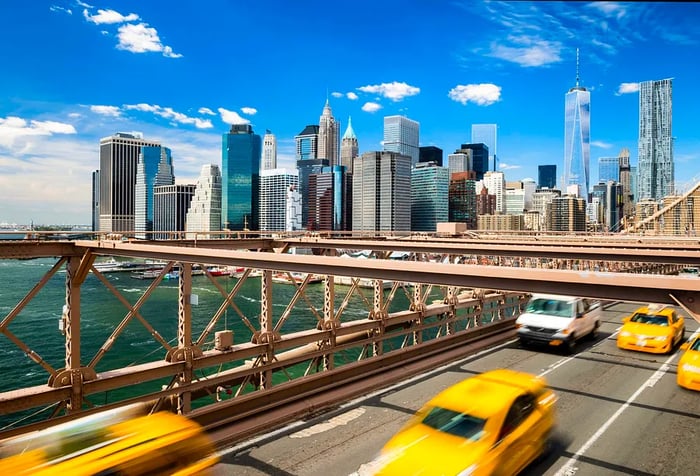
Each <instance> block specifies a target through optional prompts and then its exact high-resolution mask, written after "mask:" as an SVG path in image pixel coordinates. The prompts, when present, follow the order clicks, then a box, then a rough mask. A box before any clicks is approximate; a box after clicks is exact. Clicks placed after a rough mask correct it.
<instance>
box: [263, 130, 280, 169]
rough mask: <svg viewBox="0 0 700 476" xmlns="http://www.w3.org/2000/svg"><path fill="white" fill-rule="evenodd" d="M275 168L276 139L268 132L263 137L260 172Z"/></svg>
mask: <svg viewBox="0 0 700 476" xmlns="http://www.w3.org/2000/svg"><path fill="white" fill-rule="evenodd" d="M276 168H277V138H276V137H275V135H274V134H273V133H272V132H270V131H269V130H267V131H265V135H264V136H263V149H262V163H261V167H260V170H271V169H276Z"/></svg>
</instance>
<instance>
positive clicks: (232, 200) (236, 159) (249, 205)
mask: <svg viewBox="0 0 700 476" xmlns="http://www.w3.org/2000/svg"><path fill="white" fill-rule="evenodd" d="M261 146H262V144H261V140H260V136H259V135H258V134H255V133H254V132H253V127H252V126H251V125H250V124H234V125H232V126H231V130H230V132H228V133H226V134H223V136H222V160H221V165H222V166H221V215H222V216H221V218H222V220H223V228H224V229H227V230H246V229H248V230H258V229H259V228H258V226H259V213H258V212H259V201H258V200H259V193H260V191H259V187H260V155H261Z"/></svg>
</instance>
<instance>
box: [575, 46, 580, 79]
mask: <svg viewBox="0 0 700 476" xmlns="http://www.w3.org/2000/svg"><path fill="white" fill-rule="evenodd" d="M580 79H581V77H580V75H579V63H578V48H576V87H577V88H578V83H579V80H580Z"/></svg>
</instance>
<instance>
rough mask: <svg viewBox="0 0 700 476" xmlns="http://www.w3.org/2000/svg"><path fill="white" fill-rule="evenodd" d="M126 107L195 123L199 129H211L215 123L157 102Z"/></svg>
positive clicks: (125, 107)
mask: <svg viewBox="0 0 700 476" xmlns="http://www.w3.org/2000/svg"><path fill="white" fill-rule="evenodd" d="M124 109H129V110H136V111H143V112H152V113H153V114H155V115H156V116H160V117H162V118H165V119H170V120H172V121H174V122H177V123H180V124H194V126H195V127H196V128H197V129H211V128H212V127H214V125H213V124H212V123H211V121H210V120H209V119H201V118H199V117H190V116H188V115H187V114H183V113H181V112H177V111H175V110H173V108H171V107H161V106H158V105H157V104H145V103H140V104H125V105H124Z"/></svg>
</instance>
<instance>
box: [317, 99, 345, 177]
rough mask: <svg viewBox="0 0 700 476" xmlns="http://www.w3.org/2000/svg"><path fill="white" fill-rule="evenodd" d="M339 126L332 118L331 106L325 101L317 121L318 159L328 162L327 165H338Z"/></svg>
mask: <svg viewBox="0 0 700 476" xmlns="http://www.w3.org/2000/svg"><path fill="white" fill-rule="evenodd" d="M339 126H340V124H338V123H337V122H336V120H335V118H334V117H333V112H332V111H331V105H330V104H329V102H328V99H326V105H325V106H323V113H322V114H321V118H320V119H319V121H318V158H319V159H326V160H328V165H337V164H338V138H339V137H340V136H339V134H338V129H339Z"/></svg>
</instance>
